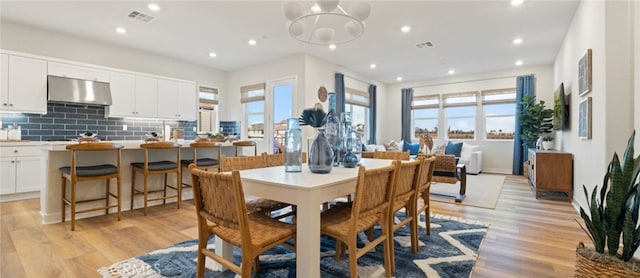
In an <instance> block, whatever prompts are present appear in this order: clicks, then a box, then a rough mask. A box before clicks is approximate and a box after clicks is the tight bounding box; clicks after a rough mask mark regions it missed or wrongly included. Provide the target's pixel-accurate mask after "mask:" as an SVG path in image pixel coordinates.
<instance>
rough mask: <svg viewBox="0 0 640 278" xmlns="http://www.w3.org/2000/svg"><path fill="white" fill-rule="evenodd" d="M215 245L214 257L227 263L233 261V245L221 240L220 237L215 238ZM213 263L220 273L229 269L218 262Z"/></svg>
mask: <svg viewBox="0 0 640 278" xmlns="http://www.w3.org/2000/svg"><path fill="white" fill-rule="evenodd" d="M215 244H216V247H215V248H216V249H215V251H216V255H218V256H220V257H223V258H225V259H227V260H229V261H233V245H231V244H229V243H227V242H226V241H224V240H222V239H221V238H220V237H216V240H215ZM214 263H216V264H218V265H219V266H220V269H221V270H222V271H225V270H227V269H229V268H228V267H225V266H223V265H221V264H220V263H218V262H215V261H214Z"/></svg>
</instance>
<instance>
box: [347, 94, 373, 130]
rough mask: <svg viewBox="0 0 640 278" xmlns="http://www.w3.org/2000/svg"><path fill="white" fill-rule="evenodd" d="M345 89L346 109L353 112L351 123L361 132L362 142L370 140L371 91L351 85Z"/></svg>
mask: <svg viewBox="0 0 640 278" xmlns="http://www.w3.org/2000/svg"><path fill="white" fill-rule="evenodd" d="M344 91H345V92H344V99H345V100H344V102H345V105H344V107H345V109H344V111H345V112H350V113H351V125H352V126H353V127H354V128H355V131H356V132H358V134H360V137H361V138H362V142H368V137H369V131H368V130H369V129H368V127H369V93H368V92H363V91H359V90H356V89H353V88H349V87H346V88H345V90H344Z"/></svg>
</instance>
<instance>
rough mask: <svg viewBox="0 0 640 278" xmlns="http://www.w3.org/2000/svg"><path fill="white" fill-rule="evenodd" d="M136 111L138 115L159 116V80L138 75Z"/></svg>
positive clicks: (135, 95)
mask: <svg viewBox="0 0 640 278" xmlns="http://www.w3.org/2000/svg"><path fill="white" fill-rule="evenodd" d="M134 97H135V101H134V103H135V112H136V117H157V116H158V80H157V79H155V78H149V77H143V76H136V93H135V94H134Z"/></svg>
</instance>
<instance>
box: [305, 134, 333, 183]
mask: <svg viewBox="0 0 640 278" xmlns="http://www.w3.org/2000/svg"><path fill="white" fill-rule="evenodd" d="M333 159H334V156H333V150H332V148H331V144H330V143H329V140H328V138H327V134H326V133H325V130H324V129H323V128H320V129H318V132H317V133H316V136H315V137H314V138H313V141H312V142H311V146H310V147H309V161H308V165H309V170H310V171H311V173H316V174H326V173H329V172H331V168H332V167H333Z"/></svg>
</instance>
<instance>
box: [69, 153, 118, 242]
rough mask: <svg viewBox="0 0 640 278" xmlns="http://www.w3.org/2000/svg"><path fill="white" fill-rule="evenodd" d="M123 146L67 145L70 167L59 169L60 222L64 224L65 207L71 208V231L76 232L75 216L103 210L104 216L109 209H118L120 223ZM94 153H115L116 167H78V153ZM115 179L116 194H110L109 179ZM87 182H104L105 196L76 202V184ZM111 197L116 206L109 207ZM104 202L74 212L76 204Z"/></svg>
mask: <svg viewBox="0 0 640 278" xmlns="http://www.w3.org/2000/svg"><path fill="white" fill-rule="evenodd" d="M123 147H124V146H123V145H121V144H116V143H110V142H101V143H83V144H72V145H67V146H66V149H67V150H70V151H71V166H69V167H60V172H61V174H62V222H65V220H66V219H65V218H66V217H65V212H66V211H65V208H66V207H65V206H66V205H69V206H70V207H71V230H72V231H75V230H76V214H77V213H83V212H90V211H97V210H102V209H104V212H105V215H106V214H109V209H110V208H114V207H115V208H117V209H118V221H120V204H121V201H120V187H121V186H120V157H121V153H120V149H122V148H123ZM94 151H103V152H115V153H117V155H116V165H113V164H100V165H92V166H78V159H77V155H78V153H80V152H94ZM112 178H115V179H116V193H111V190H110V187H111V179H112ZM67 180H69V181H70V182H71V189H70V193H69V195H70V196H69V198H67V197H66V195H67ZM89 180H106V185H107V186H106V194H105V196H104V197H102V198H94V199H86V200H80V201H78V200H76V195H77V194H76V189H77V184H78V182H81V181H89ZM110 197H113V198H115V199H116V200H117V204H113V205H110V204H109V199H110ZM100 200H105V205H104V206H101V207H94V208H87V209H83V210H79V211H76V204H78V203H86V202H93V201H100Z"/></svg>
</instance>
